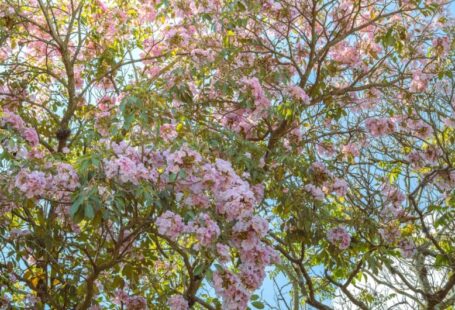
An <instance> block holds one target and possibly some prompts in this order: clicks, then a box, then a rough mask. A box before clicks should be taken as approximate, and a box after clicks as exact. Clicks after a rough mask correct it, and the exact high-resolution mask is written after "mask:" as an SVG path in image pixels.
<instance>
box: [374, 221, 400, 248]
mask: <svg viewBox="0 0 455 310" xmlns="http://www.w3.org/2000/svg"><path fill="white" fill-rule="evenodd" d="M379 234H380V235H381V237H382V239H384V241H385V242H386V243H388V244H390V243H393V242H395V241H396V240H398V238H399V237H400V235H401V232H400V229H399V227H398V226H397V225H387V226H386V227H384V228H380V229H379Z"/></svg>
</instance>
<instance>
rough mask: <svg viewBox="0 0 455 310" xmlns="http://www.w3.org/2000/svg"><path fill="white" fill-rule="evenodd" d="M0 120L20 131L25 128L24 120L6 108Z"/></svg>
mask: <svg viewBox="0 0 455 310" xmlns="http://www.w3.org/2000/svg"><path fill="white" fill-rule="evenodd" d="M2 122H6V123H8V124H10V125H11V126H12V127H13V128H14V129H16V130H17V131H22V130H23V129H24V128H25V122H24V120H23V119H22V117H20V116H19V115H17V114H15V113H13V112H10V111H8V110H5V111H3V118H2Z"/></svg>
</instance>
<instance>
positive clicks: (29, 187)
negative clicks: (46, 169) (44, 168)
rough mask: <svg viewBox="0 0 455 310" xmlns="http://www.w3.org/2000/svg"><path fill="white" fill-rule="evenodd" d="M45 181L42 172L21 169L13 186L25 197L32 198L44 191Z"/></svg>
mask: <svg viewBox="0 0 455 310" xmlns="http://www.w3.org/2000/svg"><path fill="white" fill-rule="evenodd" d="M46 181H47V180H46V175H45V174H44V173H43V172H41V171H32V172H30V171H28V170H25V169H22V170H21V171H20V172H19V173H18V174H17V176H16V182H15V186H16V187H17V188H18V189H19V190H20V191H22V192H24V193H25V196H26V197H27V198H33V197H38V196H42V195H43V194H44V193H45V189H46V183H47V182H46Z"/></svg>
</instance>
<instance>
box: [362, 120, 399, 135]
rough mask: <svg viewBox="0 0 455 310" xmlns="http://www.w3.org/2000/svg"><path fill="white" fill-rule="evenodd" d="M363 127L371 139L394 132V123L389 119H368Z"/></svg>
mask: <svg viewBox="0 0 455 310" xmlns="http://www.w3.org/2000/svg"><path fill="white" fill-rule="evenodd" d="M365 125H366V127H367V129H368V131H369V132H370V134H371V135H372V136H373V137H381V136H385V135H388V134H391V133H393V132H395V123H394V122H393V121H392V120H391V119H389V118H370V119H367V120H366V122H365Z"/></svg>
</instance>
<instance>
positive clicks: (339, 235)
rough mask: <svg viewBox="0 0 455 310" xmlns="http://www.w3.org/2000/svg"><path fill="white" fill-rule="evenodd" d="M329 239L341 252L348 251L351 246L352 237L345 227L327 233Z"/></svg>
mask: <svg viewBox="0 0 455 310" xmlns="http://www.w3.org/2000/svg"><path fill="white" fill-rule="evenodd" d="M327 239H328V240H329V242H330V243H332V244H333V245H335V246H337V247H338V248H339V249H340V250H346V249H347V248H348V247H349V245H350V244H351V236H350V235H349V233H348V232H347V231H346V229H345V228H344V227H341V226H340V227H335V228H332V229H330V230H329V231H327Z"/></svg>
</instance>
